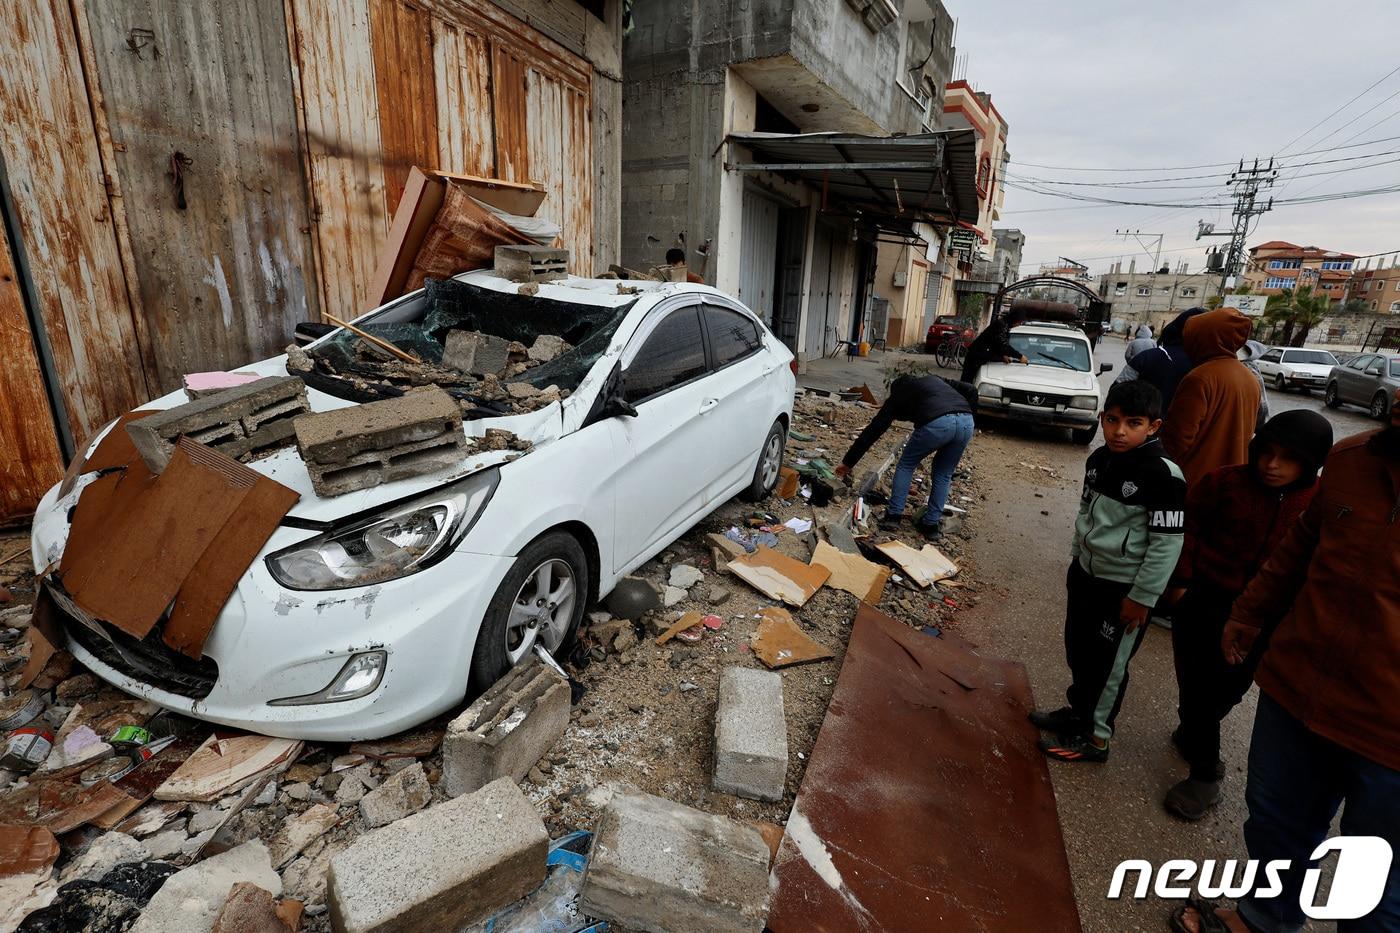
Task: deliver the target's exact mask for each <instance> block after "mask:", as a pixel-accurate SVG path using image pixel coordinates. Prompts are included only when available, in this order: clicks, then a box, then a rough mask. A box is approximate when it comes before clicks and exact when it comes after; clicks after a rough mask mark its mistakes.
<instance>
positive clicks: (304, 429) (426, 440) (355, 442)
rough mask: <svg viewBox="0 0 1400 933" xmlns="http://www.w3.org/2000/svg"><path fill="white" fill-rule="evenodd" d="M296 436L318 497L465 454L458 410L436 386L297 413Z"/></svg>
mask: <svg viewBox="0 0 1400 933" xmlns="http://www.w3.org/2000/svg"><path fill="white" fill-rule="evenodd" d="M296 438H297V447H298V448H299V449H300V451H301V456H302V459H303V460H305V461H306V470H307V472H308V473H310V474H311V485H312V486H313V487H314V488H315V490H316V494H317V495H320V496H338V495H340V494H342V493H346V492H352V491H354V490H356V489H369V488H370V487H372V486H378V485H380V484H381V483H388V482H393V481H394V480H399V479H407V478H408V477H411V476H419V475H421V474H424V473H432V472H435V471H437V470H442V469H446V468H448V467H451V466H453V465H455V464H457V463H460V462H461V460H462V458H463V457H465V456H466V453H467V439H466V435H465V434H464V433H463V432H462V410H461V408H459V407H458V405H457V403H456V402H455V401H454V400H453V398H452V396H450V395H448V394H447V393H446V392H444V391H443V390H442V389H440V388H438V387H436V386H433V387H431V388H427V389H421V390H417V391H413V392H409V393H408V394H407V395H404V396H403V397H402V398H394V399H386V400H385V401H382V402H369V403H367V404H364V405H352V406H350V407H349V408H337V409H335V410H334V411H323V412H317V413H315V414H310V415H303V416H302V417H300V418H298V419H296Z"/></svg>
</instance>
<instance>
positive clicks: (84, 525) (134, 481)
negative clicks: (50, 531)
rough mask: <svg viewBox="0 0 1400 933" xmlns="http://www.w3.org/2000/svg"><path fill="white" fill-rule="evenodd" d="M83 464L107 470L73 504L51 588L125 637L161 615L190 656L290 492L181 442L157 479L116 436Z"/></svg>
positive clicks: (175, 643)
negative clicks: (56, 585) (95, 464)
mask: <svg viewBox="0 0 1400 933" xmlns="http://www.w3.org/2000/svg"><path fill="white" fill-rule="evenodd" d="M92 460H93V461H96V462H98V463H101V464H104V468H105V469H111V470H112V472H110V473H108V474H106V475H105V476H102V477H100V478H98V479H97V480H95V481H93V482H92V483H90V484H89V485H87V486H86V487H84V489H83V491H82V495H81V496H80V497H79V499H78V505H77V508H76V509H75V510H74V515H73V528H72V531H71V532H70V534H69V538H68V542H69V543H68V547H67V548H66V549H65V551H64V554H63V559H62V560H61V561H60V563H59V567H58V574H57V576H58V579H59V582H60V583H61V584H62V586H63V588H64V590H65V591H66V592H67V594H68V595H69V597H71V598H72V600H73V602H74V603H75V604H76V605H77V606H78V607H79V608H80V609H82V610H83V611H84V612H87V613H88V614H89V615H91V616H93V617H94V618H97V619H101V620H102V621H105V622H109V623H111V624H112V625H114V626H116V627H117V628H119V629H121V630H122V631H123V632H126V633H127V634H129V635H131V636H132V637H134V638H144V637H145V636H146V635H147V634H148V633H149V632H150V630H151V628H152V627H153V626H154V625H155V624H156V622H158V621H159V620H160V619H161V617H162V616H163V615H165V613H166V610H167V608H169V609H170V618H169V620H168V622H167V625H166V628H165V631H164V636H163V637H164V639H165V641H166V643H167V644H169V645H170V646H171V647H172V648H175V649H176V650H178V651H181V652H182V653H184V654H186V655H188V656H190V657H192V658H196V659H198V658H199V657H200V656H201V653H202V649H203V645H204V641H205V639H206V638H207V637H208V634H209V630H210V629H211V628H212V627H213V625H214V621H215V620H216V619H217V618H218V614H219V612H220V610H221V609H222V608H223V605H224V603H225V602H227V600H228V597H229V594H231V593H232V592H233V588H234V586H236V585H237V583H238V580H239V578H240V577H242V575H243V573H244V571H246V570H247V569H248V565H249V564H250V563H251V562H252V560H253V558H254V557H256V556H257V553H258V552H259V551H260V550H261V549H262V546H263V544H265V543H266V542H267V539H268V538H269V537H270V536H271V535H272V532H273V531H274V530H276V528H277V524H278V522H280V521H281V520H282V516H284V515H286V514H287V512H288V511H289V510H290V509H291V507H292V505H294V504H295V503H296V501H297V498H298V495H297V493H296V492H294V491H293V490H291V489H288V488H287V487H286V486H283V485H282V484H280V483H277V482H274V481H273V480H271V479H268V478H267V477H265V476H262V475H261V474H259V473H257V472H256V471H254V470H252V469H250V468H249V467H247V466H245V465H243V464H241V463H239V462H237V461H236V460H233V459H232V458H230V457H227V456H224V455H223V454H220V453H218V452H216V451H213V450H211V449H209V448H207V447H204V446H203V445H200V444H196V443H194V442H192V441H189V440H187V439H185V438H181V439H180V440H179V441H178V442H177V443H176V445H175V451H174V453H173V454H172V456H171V459H170V464H169V466H167V467H166V469H165V470H164V471H163V472H162V473H161V474H160V475H159V476H156V475H153V474H152V473H151V472H150V470H149V469H147V468H146V465H145V462H144V461H143V460H142V459H141V457H140V455H139V454H137V453H136V449H135V447H134V446H133V445H132V444H131V441H130V439H129V437H128V436H127V433H126V432H125V431H121V430H114V431H112V432H111V433H110V434H108V436H107V437H106V438H105V439H104V440H103V442H102V444H101V445H99V447H98V449H97V450H96V451H94V454H93V458H92ZM123 461H124V462H123Z"/></svg>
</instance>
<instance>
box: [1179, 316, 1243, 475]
mask: <svg viewBox="0 0 1400 933" xmlns="http://www.w3.org/2000/svg"><path fill="white" fill-rule="evenodd" d="M1252 329H1253V323H1252V322H1251V321H1250V319H1249V318H1247V317H1245V316H1244V315H1243V314H1241V313H1240V312H1239V311H1236V310H1235V309H1234V308H1218V309H1216V310H1214V311H1208V312H1206V313H1205V314H1199V315H1197V316H1196V317H1193V318H1191V319H1190V320H1189V321H1187V322H1186V333H1185V335H1184V343H1185V346H1186V353H1187V355H1189V356H1190V357H1191V359H1192V360H1193V361H1194V362H1195V364H1196V365H1195V367H1194V368H1193V369H1192V370H1191V371H1190V372H1189V373H1187V374H1186V377H1185V378H1184V379H1182V380H1181V384H1180V385H1178V386H1177V389H1176V394H1175V395H1173V396H1172V404H1171V408H1169V409H1168V410H1167V416H1166V425H1165V426H1164V427H1163V429H1162V446H1163V447H1165V448H1166V450H1167V456H1168V457H1170V458H1171V460H1172V461H1173V462H1174V463H1176V464H1177V466H1179V467H1181V470H1182V472H1183V473H1185V474H1186V483H1187V486H1188V487H1190V486H1194V485H1195V484H1196V482H1197V481H1198V480H1199V479H1201V477H1203V476H1205V475H1206V474H1207V473H1210V472H1211V471H1212V470H1217V469H1219V468H1220V467H1225V466H1234V465H1235V464H1239V463H1245V462H1246V461H1248V460H1249V439H1250V438H1251V437H1253V436H1254V429H1255V427H1256V425H1257V423H1258V421H1257V419H1258V413H1259V394H1260V389H1259V383H1258V381H1257V380H1256V379H1255V378H1254V374H1253V373H1251V372H1250V371H1249V368H1248V367H1247V366H1245V365H1244V364H1243V363H1241V362H1240V361H1239V358H1238V357H1237V356H1236V355H1235V354H1237V353H1238V352H1239V350H1240V348H1241V347H1243V346H1244V345H1245V341H1247V340H1248V339H1249V334H1250V331H1251V330H1252Z"/></svg>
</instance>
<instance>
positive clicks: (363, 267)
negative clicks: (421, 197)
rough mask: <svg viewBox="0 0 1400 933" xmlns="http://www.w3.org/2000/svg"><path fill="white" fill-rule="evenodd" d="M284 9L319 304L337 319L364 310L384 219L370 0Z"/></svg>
mask: <svg viewBox="0 0 1400 933" xmlns="http://www.w3.org/2000/svg"><path fill="white" fill-rule="evenodd" d="M288 9H289V10H290V11H291V17H292V24H291V34H292V54H293V65H294V71H295V72H296V74H297V77H298V79H299V82H298V87H299V89H300V98H301V117H302V127H303V130H304V132H305V135H306V156H307V162H308V164H307V175H308V182H309V184H310V186H311V200H312V204H313V208H312V221H313V223H312V227H313V232H314V239H315V243H316V256H317V260H318V262H317V266H318V268H319V269H320V273H319V278H320V281H319V283H318V284H319V295H320V306H321V307H322V308H325V309H327V310H328V311H330V312H331V313H332V314H334V315H337V316H344V315H346V314H350V313H352V312H355V311H363V310H367V308H366V300H367V298H368V296H369V294H370V290H371V287H372V286H373V283H374V274H375V270H376V268H377V267H378V263H379V251H380V249H381V248H382V247H383V244H384V241H385V238H386V236H387V235H388V230H389V217H390V216H391V215H390V213H389V212H387V211H386V210H385V209H384V205H385V203H386V201H385V194H384V170H383V167H382V165H381V156H380V139H379V106H378V103H377V98H376V96H375V95H376V85H375V78H374V55H373V53H372V52H371V51H370V41H369V0H339V2H337V3H335V4H330V3H325V2H323V0H290V5H289V7H288Z"/></svg>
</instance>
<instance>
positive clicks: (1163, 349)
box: [1123, 308, 1206, 411]
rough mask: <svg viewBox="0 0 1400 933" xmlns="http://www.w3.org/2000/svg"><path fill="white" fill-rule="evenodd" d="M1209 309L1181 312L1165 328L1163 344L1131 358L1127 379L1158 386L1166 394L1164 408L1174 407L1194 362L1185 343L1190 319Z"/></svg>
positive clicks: (1125, 374) (1126, 374)
mask: <svg viewBox="0 0 1400 933" xmlns="http://www.w3.org/2000/svg"><path fill="white" fill-rule="evenodd" d="M1205 311H1206V309H1205V308H1188V309H1187V310H1185V311H1183V312H1181V313H1180V314H1178V315H1177V316H1176V317H1175V318H1173V319H1172V322H1171V323H1170V324H1168V325H1167V326H1166V327H1164V328H1162V342H1161V344H1160V345H1159V346H1155V347H1153V348H1152V349H1150V350H1146V351H1144V352H1142V353H1139V354H1138V355H1137V356H1135V357H1133V358H1132V359H1131V360H1129V361H1128V369H1127V370H1124V372H1123V378H1128V379H1133V378H1136V379H1144V380H1146V381H1147V382H1150V383H1152V384H1153V385H1154V386H1156V387H1157V391H1158V392H1160V393H1162V411H1166V410H1167V409H1168V408H1170V407H1171V404H1172V396H1173V395H1175V394H1176V387H1177V386H1178V385H1179V384H1180V383H1181V380H1182V379H1184V378H1185V377H1186V374H1187V373H1189V372H1190V371H1191V367H1192V366H1193V365H1194V364H1193V362H1192V360H1191V357H1190V355H1189V354H1188V353H1187V352H1186V347H1185V346H1183V345H1182V341H1183V339H1184V338H1185V332H1186V322H1187V321H1188V320H1190V319H1191V318H1193V317H1195V316H1196V315H1198V314H1205Z"/></svg>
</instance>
